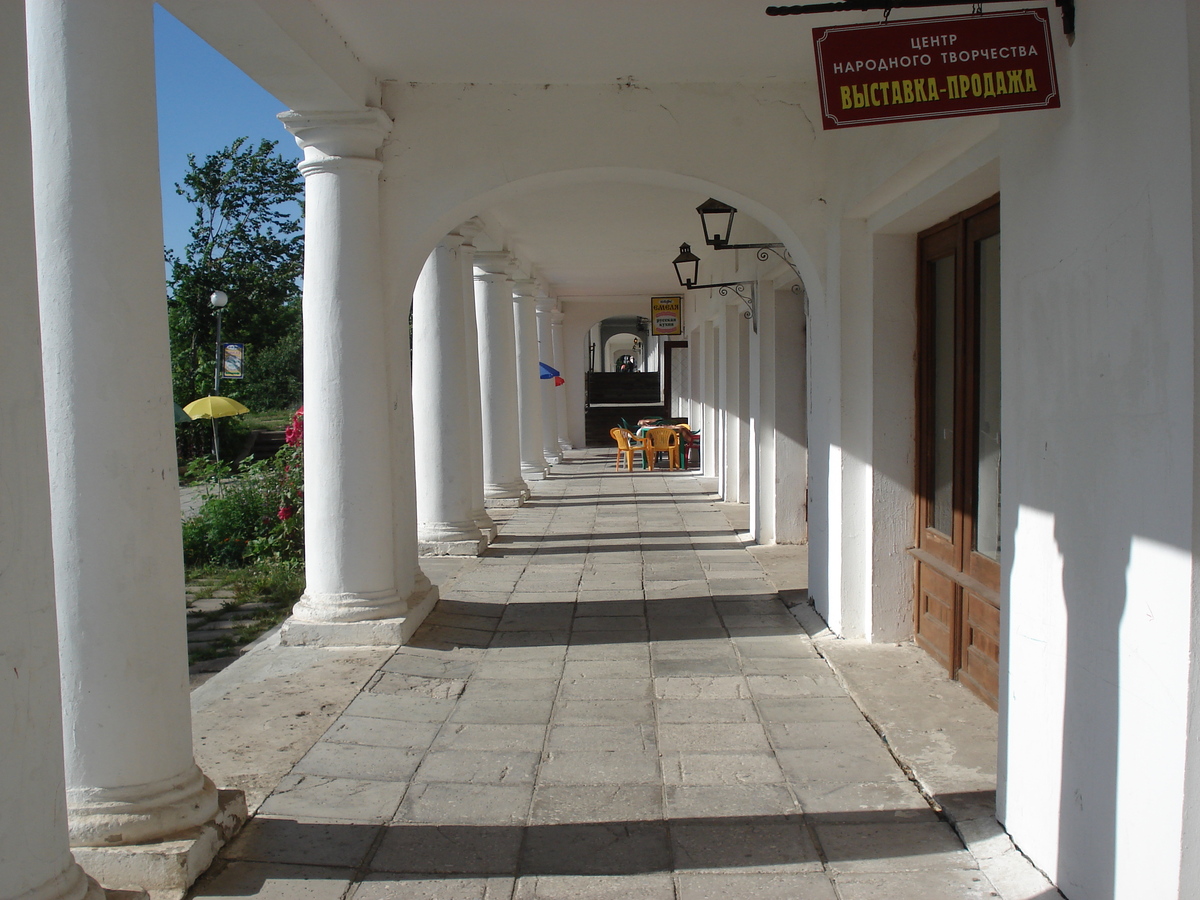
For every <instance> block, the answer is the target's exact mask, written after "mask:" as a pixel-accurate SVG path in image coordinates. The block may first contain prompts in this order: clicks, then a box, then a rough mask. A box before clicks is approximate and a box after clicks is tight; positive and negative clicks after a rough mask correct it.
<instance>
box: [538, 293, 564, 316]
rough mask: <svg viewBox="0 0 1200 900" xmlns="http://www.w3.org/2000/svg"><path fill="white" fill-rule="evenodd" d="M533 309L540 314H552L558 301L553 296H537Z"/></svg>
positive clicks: (556, 309) (556, 307)
mask: <svg viewBox="0 0 1200 900" xmlns="http://www.w3.org/2000/svg"><path fill="white" fill-rule="evenodd" d="M534 309H536V310H537V311H538V312H539V313H541V314H553V313H555V312H557V311H558V301H557V300H555V299H554V298H553V297H538V298H537V302H536V303H535V304H534Z"/></svg>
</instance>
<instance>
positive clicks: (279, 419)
mask: <svg viewBox="0 0 1200 900" xmlns="http://www.w3.org/2000/svg"><path fill="white" fill-rule="evenodd" d="M292 412H293V410H290V409H268V410H264V411H263V412H248V413H243V414H242V415H241V420H242V423H243V424H244V425H245V426H246V430H247V431H283V430H284V429H285V428H287V427H288V423H289V422H291V421H292Z"/></svg>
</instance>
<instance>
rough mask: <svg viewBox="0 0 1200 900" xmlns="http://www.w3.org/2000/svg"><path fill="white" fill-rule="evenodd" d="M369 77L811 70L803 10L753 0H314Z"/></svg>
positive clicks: (805, 75)
mask: <svg viewBox="0 0 1200 900" xmlns="http://www.w3.org/2000/svg"><path fill="white" fill-rule="evenodd" d="M314 4H315V5H316V6H317V8H318V9H320V11H321V12H322V13H323V14H324V16H325V17H326V19H328V21H329V22H330V24H331V25H333V27H334V28H335V29H336V30H337V31H338V32H339V33H341V34H342V35H344V36H345V37H346V38H347V41H348V43H349V44H350V46H351V47H352V49H353V50H354V52H355V55H356V56H358V58H359V59H360V60H361V61H362V62H363V64H364V65H366V66H367V68H368V69H370V70H371V72H372V73H373V74H374V75H375V76H376V77H377V78H379V79H380V80H394V81H417V82H441V83H464V82H471V83H477V84H509V83H516V84H543V83H553V84H604V83H611V82H613V81H616V80H617V79H624V78H633V79H634V81H635V82H660V83H662V82H701V83H704V82H708V83H713V82H716V83H722V82H756V81H766V80H773V79H779V80H784V81H797V80H804V79H811V78H812V77H813V76H812V72H813V66H812V52H813V51H812V38H811V36H810V25H811V23H810V22H807V21H805V20H804V19H801V18H800V17H769V16H767V15H765V13H764V10H765V9H766V6H767V3H766V2H764V0H517V2H507V3H504V2H496V0H409V2H396V0H314Z"/></svg>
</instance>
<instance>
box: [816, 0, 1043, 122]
mask: <svg viewBox="0 0 1200 900" xmlns="http://www.w3.org/2000/svg"><path fill="white" fill-rule="evenodd" d="M813 46H814V47H815V49H816V54H817V81H818V87H819V90H820V93H821V112H822V116H821V120H822V122H823V123H824V125H825V128H826V129H831V128H848V127H851V126H854V125H878V124H881V123H884V122H912V121H916V120H920V119H947V118H951V117H954V116H980V115H986V114H988V113H999V112H1015V111H1017V110H1024V109H1056V108H1057V107H1058V106H1059V97H1058V79H1057V77H1056V76H1055V73H1054V54H1053V51H1052V48H1051V43H1050V22H1049V19H1048V16H1047V12H1046V10H1044V9H1031V10H1030V9H1027V10H1017V11H1013V12H999V13H988V14H986V15H974V16H945V17H942V18H937V19H912V20H909V21H902V22H892V23H884V24H878V25H835V26H833V27H829V28H814V29H813Z"/></svg>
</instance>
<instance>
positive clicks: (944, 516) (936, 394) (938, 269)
mask: <svg viewBox="0 0 1200 900" xmlns="http://www.w3.org/2000/svg"><path fill="white" fill-rule="evenodd" d="M930 267H931V269H932V273H931V274H932V276H933V277H932V278H931V280H930V281H931V285H932V288H933V303H932V304H931V307H932V310H933V342H934V346H933V410H932V413H933V415H932V420H933V421H932V424H933V434H932V438H933V441H932V445H933V472H932V475H933V480H932V484H931V490H932V493H931V498H930V499H931V500H932V503H931V506H932V521H931V522H930V523H929V524H930V525H931V526H932V527H933V528H935V529H937V530H938V531H940V532H942V534H945V535H952V534H953V532H954V257H953V256H945V257H943V258H941V259H937V260H934V261H933V262H931V263H930Z"/></svg>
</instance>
